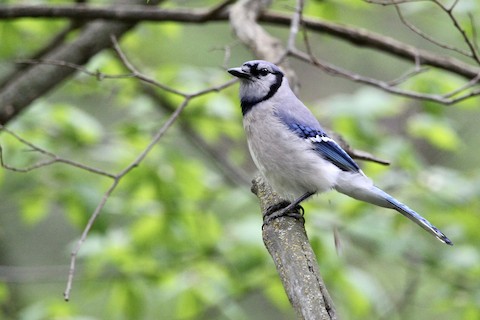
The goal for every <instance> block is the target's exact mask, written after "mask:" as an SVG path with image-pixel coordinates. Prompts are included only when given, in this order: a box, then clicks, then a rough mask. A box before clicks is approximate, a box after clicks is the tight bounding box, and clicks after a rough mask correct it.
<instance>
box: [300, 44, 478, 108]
mask: <svg viewBox="0 0 480 320" xmlns="http://www.w3.org/2000/svg"><path fill="white" fill-rule="evenodd" d="M290 55H291V56H294V57H296V58H298V59H300V60H303V61H305V62H307V63H312V64H313V65H315V66H316V67H318V68H320V69H321V70H323V71H324V72H326V73H327V74H330V75H333V76H338V77H342V78H346V79H349V80H351V81H354V82H360V83H363V84H367V85H370V86H373V87H376V88H379V89H382V90H384V91H387V92H390V93H394V94H397V95H400V96H404V97H408V98H414V99H423V100H428V101H433V102H438V103H442V104H445V105H452V104H455V103H458V102H461V101H463V100H466V99H468V98H471V97H475V96H479V95H480V89H476V90H471V91H470V92H467V93H464V94H463V95H460V96H457V97H456V98H451V96H452V95H453V94H456V93H458V92H457V91H458V89H456V90H454V91H453V92H450V93H445V94H444V95H439V94H428V93H420V92H415V91H410V90H404V89H401V88H398V87H395V86H392V85H390V84H389V83H388V82H384V81H381V80H377V79H373V78H369V77H365V76H362V75H360V74H357V73H354V72H351V71H348V70H345V69H342V68H340V67H337V66H334V65H332V64H329V63H327V62H324V61H321V60H319V59H318V58H316V57H315V56H314V55H312V53H311V52H310V53H305V52H302V51H300V50H295V51H292V52H291V53H290ZM476 78H477V76H475V77H474V78H473V80H471V81H473V82H478V80H476ZM469 87H471V86H469ZM462 88H463V87H462ZM463 90H465V89H462V90H461V91H463ZM452 93H453V94H452Z"/></svg>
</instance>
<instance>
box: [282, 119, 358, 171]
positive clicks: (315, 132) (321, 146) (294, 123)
mask: <svg viewBox="0 0 480 320" xmlns="http://www.w3.org/2000/svg"><path fill="white" fill-rule="evenodd" d="M312 117H313V115H312ZM279 119H280V120H281V121H282V122H283V123H284V124H285V125H286V126H287V127H288V128H289V129H290V130H291V131H292V132H293V133H295V134H296V135H297V136H298V137H300V138H303V139H305V140H309V141H310V142H311V143H312V145H313V150H315V151H316V152H318V154H319V155H320V156H321V157H323V158H324V159H326V160H328V161H330V162H332V163H333V164H334V165H336V166H337V167H338V168H340V169H341V170H343V171H352V172H359V171H360V167H359V166H358V164H356V163H355V161H353V159H352V158H351V157H350V156H349V155H348V154H347V153H346V152H345V150H343V149H342V147H340V146H339V145H338V144H337V143H336V142H335V141H334V140H333V139H332V138H330V137H329V136H328V135H327V134H326V133H325V131H323V130H322V128H321V126H320V124H318V122H317V121H316V120H315V121H314V122H313V121H312V119H309V120H310V122H311V123H310V124H309V125H307V124H301V123H299V121H298V119H293V117H286V115H283V116H279Z"/></svg>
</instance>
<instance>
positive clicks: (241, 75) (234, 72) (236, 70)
mask: <svg viewBox="0 0 480 320" xmlns="http://www.w3.org/2000/svg"><path fill="white" fill-rule="evenodd" d="M227 71H228V73H230V74H231V75H232V76H235V77H237V78H240V79H250V74H249V73H247V72H245V71H243V70H242V68H240V67H238V68H231V69H228V70H227Z"/></svg>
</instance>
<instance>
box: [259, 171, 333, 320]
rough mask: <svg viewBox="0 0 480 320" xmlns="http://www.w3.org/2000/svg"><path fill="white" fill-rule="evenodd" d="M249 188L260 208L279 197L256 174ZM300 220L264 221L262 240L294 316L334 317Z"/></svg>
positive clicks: (330, 319)
mask: <svg viewBox="0 0 480 320" xmlns="http://www.w3.org/2000/svg"><path fill="white" fill-rule="evenodd" d="M252 192H253V193H254V194H255V195H257V197H258V198H259V200H260V207H261V209H262V212H265V210H266V209H267V208H268V207H269V206H270V205H271V204H272V203H279V202H281V201H282V199H280V197H279V196H278V195H277V194H275V193H274V192H273V190H272V189H271V188H270V186H268V185H267V184H266V183H265V182H264V180H263V179H261V178H258V177H257V178H256V179H254V180H253V186H252ZM264 219H265V216H264ZM304 222H305V221H304V220H303V219H295V218H292V217H281V218H278V219H275V220H273V221H271V222H270V223H268V224H264V226H263V229H262V231H263V241H264V243H265V246H266V247H267V249H268V252H269V253H270V255H271V256H272V259H273V261H274V263H275V266H276V267H277V271H278V274H279V276H280V279H281V280H282V283H283V287H284V288H285V291H286V292H287V296H288V299H289V300H290V303H291V304H292V306H293V308H294V309H295V311H296V313H297V315H298V317H299V318H300V319H308V320H314V319H315V320H333V319H337V315H336V311H335V307H334V305H333V301H332V299H331V298H330V295H329V294H328V291H327V288H326V287H325V284H324V283H323V279H322V276H321V275H320V271H319V269H318V262H317V259H316V258H315V253H314V252H313V250H312V247H311V246H310V243H309V240H308V237H307V234H306V231H305V226H304Z"/></svg>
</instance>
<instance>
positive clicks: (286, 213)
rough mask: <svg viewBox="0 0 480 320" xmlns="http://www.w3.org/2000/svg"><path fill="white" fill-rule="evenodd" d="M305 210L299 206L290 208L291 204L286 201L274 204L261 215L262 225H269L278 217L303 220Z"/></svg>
mask: <svg viewBox="0 0 480 320" xmlns="http://www.w3.org/2000/svg"><path fill="white" fill-rule="evenodd" d="M304 213H305V210H304V209H303V207H302V206H301V205H299V204H298V205H296V206H295V207H291V203H290V202H288V201H282V202H279V203H277V204H274V205H272V206H270V207H268V208H267V210H265V212H264V213H263V225H264V226H265V225H267V224H269V223H270V222H271V221H272V220H275V219H277V218H280V217H291V218H295V219H298V220H301V219H303V215H304Z"/></svg>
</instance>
